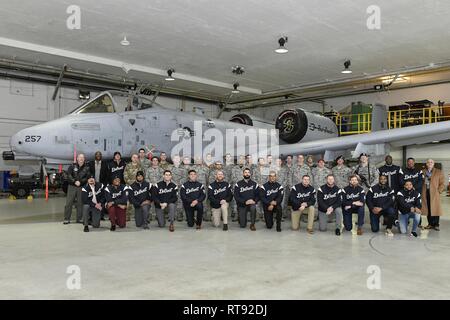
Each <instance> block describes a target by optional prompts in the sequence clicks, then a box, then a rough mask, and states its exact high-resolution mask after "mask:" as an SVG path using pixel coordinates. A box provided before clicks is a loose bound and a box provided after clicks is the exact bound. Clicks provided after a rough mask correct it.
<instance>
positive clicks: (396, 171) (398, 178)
mask: <svg viewBox="0 0 450 320" xmlns="http://www.w3.org/2000/svg"><path fill="white" fill-rule="evenodd" d="M378 172H379V174H380V176H386V177H387V178H388V185H389V187H391V188H392V189H393V190H394V191H395V192H397V191H399V190H400V189H402V187H403V170H402V168H400V167H399V166H396V165H390V166H388V165H387V164H386V165H384V166H382V167H380V168H379V169H378ZM389 181H390V183H389Z"/></svg>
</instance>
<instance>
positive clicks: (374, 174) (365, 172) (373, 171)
mask: <svg viewBox="0 0 450 320" xmlns="http://www.w3.org/2000/svg"><path fill="white" fill-rule="evenodd" d="M358 168H359V170H358ZM356 171H358V172H356ZM369 171H370V181H369ZM352 172H353V173H354V174H358V175H359V176H360V177H364V178H365V179H366V181H367V184H368V185H369V186H370V187H373V186H374V185H376V184H377V183H378V178H379V173H378V170H377V167H375V166H373V165H370V167H368V166H367V165H366V166H361V165H360V166H358V165H356V166H354V167H353V168H352ZM347 184H348V183H347ZM361 187H363V189H364V191H365V192H366V193H367V190H369V187H368V186H367V185H366V184H365V183H363V182H362V181H361Z"/></svg>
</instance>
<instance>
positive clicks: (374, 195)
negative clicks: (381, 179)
mask: <svg viewBox="0 0 450 320" xmlns="http://www.w3.org/2000/svg"><path fill="white" fill-rule="evenodd" d="M394 202H395V191H394V190H393V189H391V188H390V187H389V186H388V185H385V186H384V188H382V187H381V185H380V184H377V185H375V186H373V187H371V188H370V189H369V190H368V191H367V195H366V204H367V207H368V208H369V209H370V211H372V209H373V208H375V207H377V208H381V209H383V210H385V209H388V208H394Z"/></svg>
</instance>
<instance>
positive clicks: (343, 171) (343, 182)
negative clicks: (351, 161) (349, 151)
mask: <svg viewBox="0 0 450 320" xmlns="http://www.w3.org/2000/svg"><path fill="white" fill-rule="evenodd" d="M332 172H333V175H334V180H335V182H336V185H337V186H338V187H339V188H340V189H344V188H345V187H346V186H348V178H349V177H350V176H351V175H352V173H353V171H352V169H350V168H349V167H347V166H346V165H343V166H341V167H339V166H335V167H333V169H332Z"/></svg>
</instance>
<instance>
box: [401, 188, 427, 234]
mask: <svg viewBox="0 0 450 320" xmlns="http://www.w3.org/2000/svg"><path fill="white" fill-rule="evenodd" d="M397 202H398V209H399V211H400V217H399V218H400V232H401V233H402V234H406V233H407V232H408V222H409V219H413V225H412V229H411V235H413V236H414V237H416V238H417V226H418V225H419V221H420V215H421V214H422V210H421V209H422V197H421V195H420V193H419V192H418V191H417V190H415V189H414V187H413V184H412V181H410V180H406V181H405V185H404V188H403V190H400V191H399V192H398V193H397Z"/></svg>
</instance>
